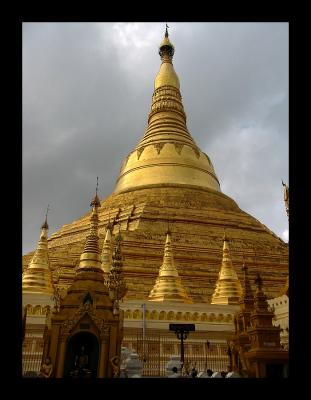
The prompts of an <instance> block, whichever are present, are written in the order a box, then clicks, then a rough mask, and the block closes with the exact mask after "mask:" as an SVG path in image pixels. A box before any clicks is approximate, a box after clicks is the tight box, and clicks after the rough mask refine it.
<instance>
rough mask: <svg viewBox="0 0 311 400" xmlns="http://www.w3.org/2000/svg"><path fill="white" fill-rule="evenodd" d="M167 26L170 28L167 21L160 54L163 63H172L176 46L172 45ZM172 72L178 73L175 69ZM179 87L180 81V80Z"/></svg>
mask: <svg viewBox="0 0 311 400" xmlns="http://www.w3.org/2000/svg"><path fill="white" fill-rule="evenodd" d="M167 28H169V26H168V25H167V23H166V24H165V35H164V39H163V41H162V43H161V44H160V47H159V54H160V56H161V60H162V63H170V64H172V59H173V55H174V51H175V49H174V46H173V45H172V43H171V42H170V39H169V38H168V30H167ZM171 73H173V74H174V75H176V73H175V72H173V71H171ZM177 80H178V78H177ZM173 86H174V85H173ZM178 89H179V81H178Z"/></svg>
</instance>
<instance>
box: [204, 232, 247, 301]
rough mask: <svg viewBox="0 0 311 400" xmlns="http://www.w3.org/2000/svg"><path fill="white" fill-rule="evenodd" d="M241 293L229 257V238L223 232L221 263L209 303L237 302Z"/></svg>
mask: <svg viewBox="0 0 311 400" xmlns="http://www.w3.org/2000/svg"><path fill="white" fill-rule="evenodd" d="M242 293H243V290H242V286H241V283H240V281H239V278H238V275H237V273H236V271H235V269H234V267H233V264H232V261H231V257H230V251H229V240H228V238H227V236H226V234H224V236H223V256H222V263H221V267H220V271H219V276H218V280H217V282H216V288H215V291H214V294H213V296H212V301H211V304H238V303H239V300H240V298H241V296H242Z"/></svg>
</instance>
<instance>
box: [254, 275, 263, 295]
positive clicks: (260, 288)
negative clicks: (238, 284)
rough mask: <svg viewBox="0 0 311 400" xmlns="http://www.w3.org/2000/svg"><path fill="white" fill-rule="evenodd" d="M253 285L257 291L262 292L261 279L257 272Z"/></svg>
mask: <svg viewBox="0 0 311 400" xmlns="http://www.w3.org/2000/svg"><path fill="white" fill-rule="evenodd" d="M255 284H256V286H257V290H258V291H261V290H262V278H261V276H260V273H259V272H257V276H256V279H255Z"/></svg>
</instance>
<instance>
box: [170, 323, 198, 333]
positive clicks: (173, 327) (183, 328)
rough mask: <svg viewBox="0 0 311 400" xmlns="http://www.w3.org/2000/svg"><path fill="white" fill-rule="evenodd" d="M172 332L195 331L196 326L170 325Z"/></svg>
mask: <svg viewBox="0 0 311 400" xmlns="http://www.w3.org/2000/svg"><path fill="white" fill-rule="evenodd" d="M170 331H187V332H190V331H195V324H170Z"/></svg>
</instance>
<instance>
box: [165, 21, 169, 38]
mask: <svg viewBox="0 0 311 400" xmlns="http://www.w3.org/2000/svg"><path fill="white" fill-rule="evenodd" d="M167 28H169V26H168V25H167V22H166V23H165V37H168V31H167Z"/></svg>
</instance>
